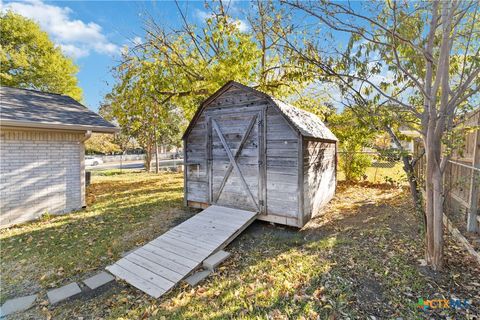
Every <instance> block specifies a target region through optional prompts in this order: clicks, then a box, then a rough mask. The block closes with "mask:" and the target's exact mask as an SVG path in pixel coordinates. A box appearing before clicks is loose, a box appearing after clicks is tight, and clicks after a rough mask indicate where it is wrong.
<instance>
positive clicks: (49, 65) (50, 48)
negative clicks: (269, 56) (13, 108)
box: [0, 11, 82, 100]
mask: <svg viewBox="0 0 480 320" xmlns="http://www.w3.org/2000/svg"><path fill="white" fill-rule="evenodd" d="M77 72H78V68H77V66H76V65H75V64H74V63H73V61H72V60H71V59H70V58H68V57H66V56H65V55H63V53H62V51H61V49H60V48H59V47H58V46H55V45H54V44H53V42H52V41H51V40H50V38H49V37H48V35H47V33H46V32H44V31H42V30H41V29H40V26H39V25H38V24H37V23H35V22H34V21H33V20H30V19H27V18H25V17H23V16H21V15H19V14H16V13H13V12H10V11H8V12H6V13H0V82H1V84H2V85H4V86H10V87H16V88H27V89H36V90H40V91H47V92H52V93H59V94H65V95H69V96H71V97H72V98H74V99H76V100H81V99H82V90H81V89H80V88H79V86H78V82H77V78H76V73H77Z"/></svg>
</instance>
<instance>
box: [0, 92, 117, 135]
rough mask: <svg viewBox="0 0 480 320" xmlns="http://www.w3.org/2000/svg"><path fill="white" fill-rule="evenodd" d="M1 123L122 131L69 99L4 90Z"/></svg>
mask: <svg viewBox="0 0 480 320" xmlns="http://www.w3.org/2000/svg"><path fill="white" fill-rule="evenodd" d="M0 123H1V124H2V125H8V126H22V127H36V128H38V127H41V128H54V129H69V130H91V131H95V132H116V131H118V128H117V127H115V126H114V125H113V124H111V123H110V122H108V121H106V120H105V119H103V118H102V117H101V116H99V115H98V114H96V113H95V112H93V111H91V110H89V109H88V108H87V107H85V106H84V105H82V104H80V103H78V102H77V101H75V100H74V99H73V98H71V97H69V96H64V95H60V94H54V93H46V92H41V91H35V90H27V89H18V88H10V87H0Z"/></svg>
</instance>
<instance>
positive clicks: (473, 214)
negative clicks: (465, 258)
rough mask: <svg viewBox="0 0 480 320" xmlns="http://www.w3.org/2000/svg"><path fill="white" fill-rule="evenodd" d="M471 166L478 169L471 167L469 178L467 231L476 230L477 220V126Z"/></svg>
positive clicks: (479, 118) (479, 174) (479, 134)
mask: <svg viewBox="0 0 480 320" xmlns="http://www.w3.org/2000/svg"><path fill="white" fill-rule="evenodd" d="M477 124H480V113H479V114H478V115H477ZM472 167H474V168H477V169H479V171H478V172H477V170H475V169H473V168H472V177H471V179H470V197H469V198H470V199H469V204H470V208H469V210H468V211H469V212H468V219H467V231H469V232H477V231H478V221H477V211H478V193H479V189H478V184H479V181H480V129H478V128H477V133H476V135H475V142H474V143H473V161H472Z"/></svg>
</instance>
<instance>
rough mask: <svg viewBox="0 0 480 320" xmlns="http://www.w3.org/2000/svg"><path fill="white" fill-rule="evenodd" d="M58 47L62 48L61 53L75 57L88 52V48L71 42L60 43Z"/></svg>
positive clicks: (85, 54)
mask: <svg viewBox="0 0 480 320" xmlns="http://www.w3.org/2000/svg"><path fill="white" fill-rule="evenodd" d="M60 47H61V48H62V51H63V53H65V54H66V55H67V56H69V57H73V58H75V59H78V58H82V57H86V56H88V55H89V53H90V52H89V51H88V49H83V48H79V47H76V46H74V45H73V44H61V45H60Z"/></svg>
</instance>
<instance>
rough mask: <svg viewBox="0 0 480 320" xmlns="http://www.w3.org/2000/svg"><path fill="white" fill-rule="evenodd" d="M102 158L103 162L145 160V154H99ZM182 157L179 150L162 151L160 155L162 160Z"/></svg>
mask: <svg viewBox="0 0 480 320" xmlns="http://www.w3.org/2000/svg"><path fill="white" fill-rule="evenodd" d="M99 157H101V158H102V160H103V162H120V161H135V160H144V159H145V154H115V155H104V156H99ZM179 157H181V154H179V153H178V152H177V153H176V152H161V153H159V155H158V158H159V159H160V160H166V159H178V158H179ZM152 161H155V155H153V160H152Z"/></svg>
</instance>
